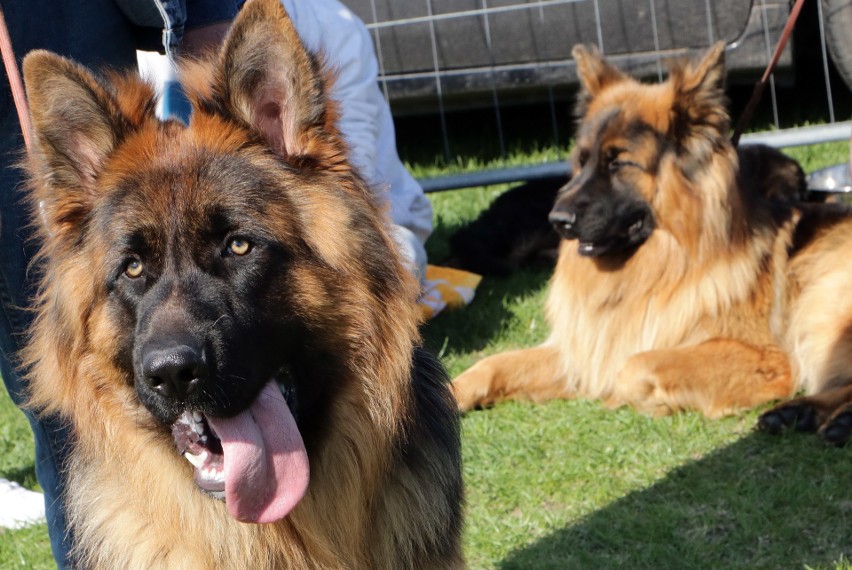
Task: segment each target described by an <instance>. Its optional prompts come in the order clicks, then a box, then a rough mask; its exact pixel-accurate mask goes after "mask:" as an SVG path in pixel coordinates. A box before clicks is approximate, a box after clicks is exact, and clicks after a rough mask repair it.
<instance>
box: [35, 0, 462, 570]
mask: <svg viewBox="0 0 852 570" xmlns="http://www.w3.org/2000/svg"><path fill="white" fill-rule="evenodd" d="M24 71H25V78H26V84H27V89H28V96H29V99H30V101H31V105H32V111H33V117H34V123H35V135H36V140H37V144H36V150H35V152H34V154H33V156H32V157H31V160H30V164H29V169H30V173H31V180H32V185H33V187H34V190H33V192H32V203H33V205H34V212H35V219H36V220H37V223H38V225H40V226H42V227H43V229H42V235H41V237H42V239H43V243H44V245H43V249H42V261H43V262H44V264H43V265H44V278H43V283H42V290H41V294H40V297H39V300H38V315H37V320H36V324H35V326H34V330H33V333H32V339H31V342H30V344H29V347H28V349H27V351H26V358H25V360H26V363H27V365H28V367H29V369H30V370H31V373H30V384H31V403H32V405H33V406H35V407H36V408H37V409H39V410H43V411H45V412H49V413H56V414H59V415H61V416H62V417H64V418H66V419H67V420H68V421H69V422H70V423H71V425H72V426H73V430H74V434H75V436H76V444H75V446H74V450H73V454H72V458H71V460H70V466H69V479H70V481H69V485H68V493H67V497H66V501H67V507H68V511H69V513H70V521H71V525H72V527H73V531H74V537H75V540H76V543H77V548H76V550H75V555H76V560H77V561H78V563H79V565H80V566H81V567H85V568H110V569H112V568H138V569H143V568H144V569H151V568H168V569H170V570H171V569H175V568H192V569H198V568H209V569H219V568H234V569H247V568H250V569H252V570H257V569H263V568H385V569H388V570H396V569H399V568H455V567H460V566H461V565H462V557H461V551H460V543H459V536H460V531H461V508H462V507H461V505H462V484H461V472H460V457H459V433H458V420H457V414H458V412H457V410H456V407H455V404H454V402H452V399H451V396H450V393H449V390H448V388H447V386H446V378H445V375H444V372H443V371H442V369H441V367H440V365H439V364H438V363H437V362H436V361H435V360H434V359H433V358H432V357H430V356H429V355H427V354H426V353H425V352H423V351H422V350H421V349H420V348H419V343H420V340H419V336H418V330H417V322H418V313H417V310H416V306H415V299H416V295H417V284H416V283H415V282H414V279H413V278H412V277H411V276H410V275H409V274H408V272H407V271H406V270H405V269H404V267H403V265H402V264H401V262H400V258H399V256H398V254H397V252H396V250H395V247H394V245H393V241H392V240H391V239H390V238H389V237H388V233H387V231H386V224H387V222H386V220H385V217H384V214H383V213H381V212H380V210H379V208H378V207H377V206H376V205H375V204H374V203H373V201H372V199H371V198H370V193H369V189H368V188H367V186H366V185H365V183H364V182H363V181H362V180H361V179H360V178H359V176H358V175H357V174H356V173H355V172H354V171H353V169H352V167H351V166H350V164H349V163H348V162H347V158H346V156H347V149H346V147H345V145H344V143H343V141H342V139H341V136H340V134H339V133H338V131H337V130H336V128H335V117H336V112H335V107H334V105H333V103H332V102H331V101H330V100H329V99H328V97H327V95H326V93H327V90H328V86H327V83H328V78H327V76H326V73H325V72H324V71H323V69H322V66H321V65H320V64H319V63H318V61H317V60H316V59H315V58H313V57H312V56H311V55H309V54H308V53H307V52H306V51H305V49H304V48H303V46H302V44H301V43H300V41H299V39H298V36H297V35H296V32H295V31H294V29H293V26H292V24H291V22H290V20H289V19H288V17H287V15H286V14H285V13H284V10H283V8H282V7H281V5H280V3H279V2H278V0H253V1H252V2H249V3H248V4H247V5H246V7H245V8H244V9H243V11H242V13H241V14H240V16H239V17H238V19H237V21H236V22H235V23H234V26H233V28H232V30H231V32H230V33H229V35H228V37H227V39H226V41H225V44H224V46H223V48H222V50H221V52H220V53H219V54H218V55H217V56H216V57H215V59H213V60H212V61H211V62H208V63H199V64H196V65H195V66H194V67H193V68H192V69H190V70H188V71H187V73H186V77H187V85H186V88H187V90H188V92H189V93H190V97H191V99H192V102H193V107H194V114H193V116H192V119H191V123H190V125H189V126H188V127H186V126H184V125H183V124H181V123H178V122H176V121H168V122H160V121H158V120H157V119H156V117H155V114H154V101H155V98H154V95H153V93H152V90H151V89H150V87H148V86H147V85H146V84H144V83H143V82H141V81H140V80H139V79H138V78H136V77H111V78H107V79H103V78H99V77H97V76H96V75H94V74H93V73H91V72H89V71H88V70H86V69H84V68H82V67H80V66H78V65H76V64H74V63H73V62H71V61H68V60H66V59H63V58H61V57H58V56H56V55H53V54H50V53H47V52H35V53H32V54H30V55H28V56H27V58H26V60H25V63H24ZM182 455H185V457H186V458H184V457H182ZM188 460H189V461H188Z"/></svg>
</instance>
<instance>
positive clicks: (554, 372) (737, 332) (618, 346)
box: [453, 44, 852, 443]
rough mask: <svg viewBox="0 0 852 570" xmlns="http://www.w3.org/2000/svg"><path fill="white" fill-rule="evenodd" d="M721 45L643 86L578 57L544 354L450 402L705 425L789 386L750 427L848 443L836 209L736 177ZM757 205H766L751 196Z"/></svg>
mask: <svg viewBox="0 0 852 570" xmlns="http://www.w3.org/2000/svg"><path fill="white" fill-rule="evenodd" d="M723 54H724V46H723V45H721V44H720V45H717V46H715V47H714V48H712V49H711V50H709V52H708V53H707V54H706V55H705V56H704V57H703V58H702V59H701V60H699V61H680V62H675V63H674V64H673V65H672V67H671V70H670V71H671V72H670V76H669V78H668V80H667V81H665V82H663V83H660V84H653V85H652V84H643V83H640V82H638V81H636V80H635V79H633V78H630V77H628V76H626V75H624V74H623V73H621V72H620V71H619V70H617V69H616V68H614V67H612V66H611V65H609V64H608V63H607V62H605V61H604V60H603V59H602V58H601V57H600V56H599V55H598V54H597V53H596V52H594V51H592V50H589V49H586V48H583V47H577V48H575V50H574V56H575V59H576V62H577V66H578V72H579V75H580V79H581V82H582V84H583V92H582V94H581V97H580V100H579V103H578V116H579V118H580V125H579V130H578V135H577V144H576V150H575V153H574V157H573V160H574V163H573V172H574V176H573V178H572V180H571V181H570V182H569V183H568V185H567V186H566V187H565V188H563V190H562V191H561V192H560V195H559V197H558V198H557V200H556V203H555V206H554V208H553V210H552V212H551V215H550V217H551V221H552V222H553V223H554V225H555V226H556V227H557V229H558V230H559V231H560V233H561V234H562V236H563V241H562V244H561V246H560V254H559V260H558V263H557V267H556V270H555V273H554V275H553V278H552V280H551V283H550V291H549V296H548V301H547V314H548V318H549V322H550V325H551V328H552V331H551V334H550V337H549V339H548V340H547V341H546V342H545V343H544V344H542V345H540V346H537V347H535V348H531V349H526V350H517V351H513V352H506V353H502V354H497V355H494V356H491V357H488V358H486V359H484V360H482V361H481V362H479V363H477V364H476V365H474V366H473V367H472V368H470V369H469V370H467V371H466V372H464V373H463V374H462V375H461V376H459V377H458V378H456V379H455V381H454V384H453V388H454V392H455V394H456V396H457V398H458V401H459V405H460V407H461V409H463V410H466V409H470V408H473V407H476V406H481V405H488V404H491V403H493V402H496V401H499V400H503V399H511V398H526V399H532V400H535V401H541V400H546V399H549V398H573V397H586V398H601V399H603V400H605V401H606V402H607V403H609V404H610V405H613V406H618V405H624V404H628V405H632V406H635V407H636V408H638V409H640V410H643V411H647V412H651V413H654V414H668V413H672V412H676V411H678V410H685V409H696V410H699V411H701V412H703V413H704V414H706V415H708V416H711V417H717V416H721V415H724V414H729V413H733V412H735V411H737V410H741V409H743V408H750V407H753V406H756V405H759V404H761V403H765V402H769V401H772V400H777V399H783V398H787V397H789V396H791V395H793V394H794V393H795V392H797V391H798V390H803V391H804V392H805V393H806V394H809V395H810V396H809V397H807V398H805V399H803V400H797V401H794V403H792V404H786V405H782V406H781V407H779V408H778V409H777V410H773V411H770V412H768V413H767V414H765V415H764V416H763V418H762V419H761V425H763V426H764V427H767V428H769V429H781V428H782V427H783V426H785V425H791V424H793V423H795V422H796V421H797V419H798V418H803V417H808V418H812V420H813V421H805V422H802V423H800V424H799V425H800V427H805V428H811V429H819V430H820V432H821V434H822V435H823V437H824V438H826V439H827V440H829V441H832V442H835V443H842V442H844V441H846V440H847V439H848V438H849V435H850V431H852V430H851V429H850V427H849V424H850V423H852V422H850V421H849V419H850V414H852V387H850V384H852V372H850V371H852V301H850V300H849V295H848V294H847V293H845V291H846V289H848V287H849V284H850V283H852V266H850V264H849V263H848V262H847V259H848V252H849V251H852V216H850V213H849V211H848V210H846V209H843V208H840V207H836V206H830V205H802V204H797V203H796V201H795V200H793V201H790V200H786V199H785V200H778V199H774V198H771V195H772V192H770V191H767V190H766V189H765V188H763V189H761V188H760V185H757V187H755V186H751V185H748V184H744V183H742V182H743V181H744V180H748V179H749V176H743V174H742V173H741V171H740V169H739V166H738V158H737V153H736V151H735V149H734V148H733V146H732V145H731V143H730V141H729V139H728V134H729V132H728V131H729V125H730V121H729V116H728V112H727V110H726V108H725V98H724V92H723V79H724V64H723ZM767 196H770V199H767Z"/></svg>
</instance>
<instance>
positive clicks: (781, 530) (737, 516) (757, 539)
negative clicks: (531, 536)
mask: <svg viewBox="0 0 852 570" xmlns="http://www.w3.org/2000/svg"><path fill="white" fill-rule="evenodd" d="M850 459H852V454H850V450H849V449H836V448H829V447H826V446H825V445H823V444H822V443H821V442H820V441H819V440H817V438H816V437H814V436H806V435H801V434H789V435H786V436H781V437H773V436H768V435H765V434H762V433H753V434H751V435H749V436H747V437H745V438H744V439H742V440H740V441H738V442H736V443H734V444H732V445H730V446H728V447H725V448H723V449H720V450H718V451H715V452H713V453H712V454H710V455H708V456H706V457H704V458H702V459H700V460H697V461H695V462H694V463H690V464H688V465H685V466H683V467H680V468H678V469H676V470H674V471H672V472H670V473H668V474H667V475H666V476H665V477H664V478H663V479H661V480H660V481H659V482H657V483H655V484H653V485H652V486H651V487H649V488H647V489H644V490H641V491H636V492H634V493H631V494H630V495H628V496H626V497H624V498H622V499H619V500H617V501H615V502H614V503H612V504H611V505H609V506H607V507H605V508H603V509H601V510H599V511H596V512H594V513H593V514H591V515H588V516H587V517H585V518H583V519H581V520H580V521H579V522H577V523H576V524H574V525H572V526H570V527H566V528H564V529H561V530H558V531H556V532H554V533H552V534H551V535H549V536H546V537H544V538H542V539H540V540H538V541H536V542H534V543H532V544H530V545H528V546H525V547H523V548H521V549H519V550H516V551H514V552H512V553H511V554H510V555H509V556H508V557H506V558H505V559H504V560H503V561H502V562H501V563H499V564H498V566H497V567H498V568H500V569H501V570H520V569H524V570H533V569H536V570H538V569H554V570H555V569H566V568H570V569H584V568H589V569H596V570H597V569H606V568H619V569H621V568H654V569H655V570H658V569H664V568H672V569H687V568H696V569H697V568H701V569H705V568H726V569H735V568H749V569H752V568H755V569H756V568H804V567H805V565H809V566H811V567H815V568H834V563H836V562H837V561H839V560H840V559H841V558H842V557H845V558H846V559H847V560H848V558H849V556H850V554H852V531H850V529H852V486H850V481H852V479H850V469H849V468H850V465H852V462H850Z"/></svg>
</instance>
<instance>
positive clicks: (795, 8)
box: [731, 0, 805, 146]
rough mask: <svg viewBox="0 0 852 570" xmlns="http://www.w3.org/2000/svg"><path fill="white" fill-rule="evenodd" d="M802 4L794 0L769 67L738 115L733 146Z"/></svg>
mask: <svg viewBox="0 0 852 570" xmlns="http://www.w3.org/2000/svg"><path fill="white" fill-rule="evenodd" d="M804 3H805V0H796V4H795V5H794V6H793V9H792V10H791V11H790V15H789V16H788V17H787V23H786V24H785V25H784V31H783V32H781V38H780V39H779V40H778V45H777V46H775V53H773V54H772V58H771V59H770V60H769V65H767V66H766V71H764V72H763V77H761V78H760V81H758V82H757V85H755V86H754V91H753V92H752V94H751V99H749V100H748V104H747V105H746V107H745V109H744V110H743V114H742V115H740V120H739V121H737V128H736V129H734V134H733V136H732V137H731V142H732V143H733V145H734V146H737V144H738V143H739V142H740V137H741V136H742V134H743V131H744V130H745V128H746V126H748V123H749V121H751V116H752V115H753V114H754V110H755V109H756V108H757V104H758V103H760V99H761V97H763V90H764V89H766V83H767V82H768V81H769V76H770V75H771V74H772V70H773V69H775V65H776V64H777V63H778V60H779V59H781V52H782V51H784V46H786V45H787V40H789V39H790V35H791V34H792V33H793V26H794V25H795V24H796V20H797V19H798V18H799V12H801V11H802V5H803V4H804Z"/></svg>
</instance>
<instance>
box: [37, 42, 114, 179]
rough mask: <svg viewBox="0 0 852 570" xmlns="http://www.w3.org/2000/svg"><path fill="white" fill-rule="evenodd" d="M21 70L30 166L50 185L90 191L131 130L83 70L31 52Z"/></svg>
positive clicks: (101, 88) (52, 56) (111, 99)
mask: <svg viewBox="0 0 852 570" xmlns="http://www.w3.org/2000/svg"><path fill="white" fill-rule="evenodd" d="M23 69H24V81H25V84H26V90H27V99H28V100H29V103H30V108H31V113H32V119H33V131H34V134H35V148H34V149H33V150H34V152H35V156H34V160H35V161H37V162H38V163H39V166H40V167H42V168H43V169H44V172H46V173H49V177H50V180H49V182H50V183H51V184H53V185H56V186H59V187H64V188H68V189H78V190H79V189H82V190H91V189H92V188H91V187H92V184H93V182H94V180H95V178H96V177H97V175H98V173H99V172H100V170H101V168H102V166H103V163H104V162H105V160H106V158H107V157H108V156H109V154H110V153H111V152H112V150H113V149H114V148H115V146H116V145H117V144H118V142H119V141H120V139H121V138H122V137H123V136H124V135H125V134H126V132H127V131H128V130H129V127H130V125H129V123H128V122H127V121H126V120H125V119H124V117H123V115H122V113H121V111H120V109H119V106H118V102H117V101H116V100H115V98H114V97H113V96H112V95H111V94H110V93H109V92H108V91H107V90H106V89H105V88H104V86H103V85H102V84H101V83H100V82H99V81H98V80H97V79H95V77H94V76H93V75H92V74H91V73H90V72H89V71H88V70H87V69H85V68H83V67H81V66H79V65H77V64H76V63H74V62H72V61H70V60H67V59H65V58H63V57H60V56H58V55H55V54H52V53H50V52H46V51H34V52H31V53H30V54H28V55H27V57H25V58H24V64H23Z"/></svg>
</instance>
